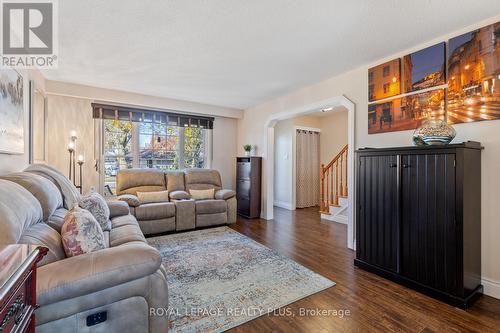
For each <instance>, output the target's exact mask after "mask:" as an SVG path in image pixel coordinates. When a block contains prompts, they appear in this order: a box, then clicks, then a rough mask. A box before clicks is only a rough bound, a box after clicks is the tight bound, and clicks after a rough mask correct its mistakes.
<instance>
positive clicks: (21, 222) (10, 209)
mask: <svg viewBox="0 0 500 333" xmlns="http://www.w3.org/2000/svg"><path fill="white" fill-rule="evenodd" d="M42 218H43V212H42V206H41V205H40V203H39V202H38V200H37V199H36V198H35V197H34V196H33V195H32V194H31V193H30V192H29V191H28V190H26V189H25V188H24V187H22V186H21V185H19V184H16V183H13V182H11V181H8V180H5V179H0V244H15V243H17V242H18V241H19V239H20V238H21V236H22V235H23V233H24V232H25V230H27V229H28V228H29V227H30V226H32V225H34V224H36V223H39V222H42Z"/></svg>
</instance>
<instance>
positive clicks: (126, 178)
mask: <svg viewBox="0 0 500 333" xmlns="http://www.w3.org/2000/svg"><path fill="white" fill-rule="evenodd" d="M166 189H167V187H166V183H165V174H164V173H163V171H161V170H157V169H126V170H120V171H119V172H118V174H117V175H116V194H118V195H122V194H133V195H137V192H138V191H139V192H151V191H164V190H166Z"/></svg>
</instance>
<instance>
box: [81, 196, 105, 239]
mask: <svg viewBox="0 0 500 333" xmlns="http://www.w3.org/2000/svg"><path fill="white" fill-rule="evenodd" d="M78 205H79V206H80V207H81V208H83V209H85V210H88V211H89V212H90V214H92V216H94V218H95V219H96V221H97V223H99V225H100V226H101V229H102V230H109V229H111V221H109V214H110V212H109V207H108V204H107V203H106V200H104V198H103V197H102V195H100V194H99V193H97V192H90V193H88V194H86V195H84V196H82V197H81V198H80V200H79V201H78Z"/></svg>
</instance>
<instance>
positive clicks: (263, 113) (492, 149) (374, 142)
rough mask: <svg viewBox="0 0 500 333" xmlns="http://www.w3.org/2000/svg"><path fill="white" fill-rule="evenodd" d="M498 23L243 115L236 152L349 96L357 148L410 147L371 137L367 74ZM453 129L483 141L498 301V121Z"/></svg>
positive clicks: (488, 283) (485, 226)
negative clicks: (305, 112)
mask: <svg viewBox="0 0 500 333" xmlns="http://www.w3.org/2000/svg"><path fill="white" fill-rule="evenodd" d="M498 20H500V15H499V16H496V17H493V18H491V19H489V20H485V21H483V22H478V23H477V24H475V25H473V26H468V27H464V28H463V29H461V30H458V31H455V32H453V33H450V34H448V35H445V36H436V38H435V39H434V40H431V41H429V42H427V43H425V44H421V45H415V47H413V48H411V49H407V50H401V52H399V53H397V54H393V55H391V56H389V57H386V58H384V59H380V60H378V61H376V62H374V63H371V64H366V65H365V66H362V67H360V68H357V69H353V70H350V71H348V72H346V73H344V74H341V75H338V76H335V77H332V78H330V79H328V80H325V81H323V82H320V83H317V84H315V85H312V86H308V87H305V88H302V89H299V90H297V91H294V92H292V93H290V94H288V95H285V96H282V97H279V98H277V99H274V100H271V101H268V102H266V103H264V104H261V105H258V106H256V107H253V108H250V109H248V110H245V115H244V117H243V119H241V120H240V121H239V122H238V146H241V144H242V143H243V142H245V143H247V142H248V143H250V144H256V145H259V146H261V147H263V146H264V142H265V141H264V140H265V137H266V134H267V133H266V129H265V127H266V124H267V121H268V120H269V119H270V115H272V114H276V113H284V112H285V113H286V112H289V111H291V110H294V109H297V108H299V107H301V106H303V105H309V104H310V103H314V102H318V101H321V100H326V99H328V98H331V97H334V96H341V95H345V96H346V97H347V98H349V99H350V100H351V101H353V102H354V103H355V105H356V113H355V140H356V147H358V148H359V147H366V146H369V147H390V146H406V145H411V135H412V132H411V131H402V132H392V133H385V134H376V135H368V119H367V118H368V117H367V110H368V68H369V67H372V66H373V65H377V64H380V63H383V62H385V61H388V60H391V59H393V58H394V57H399V56H403V55H405V54H408V53H410V52H414V51H417V50H419V49H422V48H424V47H427V46H431V45H434V44H435V43H437V42H441V41H445V40H447V39H448V38H450V37H454V36H458V35H460V34H463V33H466V32H468V31H471V30H473V29H477V28H479V27H482V26H485V25H488V24H491V23H494V22H496V21H498ZM455 128H456V130H457V133H458V134H457V138H456V139H455V142H461V141H466V140H477V141H481V142H482V144H483V145H484V147H485V150H484V152H483V157H482V184H481V185H482V207H481V210H482V270H483V284H484V286H485V291H486V293H487V294H489V295H494V296H495V297H497V298H500V265H499V264H498V257H499V256H500V242H498V235H500V219H499V218H498V217H499V216H500V205H498V198H499V197H500V177H499V176H498V168H499V166H500V135H499V134H498V133H500V120H497V121H485V122H477V123H471V124H459V125H456V126H455ZM263 163H264V170H266V169H265V163H266V157H265V152H264V160H263Z"/></svg>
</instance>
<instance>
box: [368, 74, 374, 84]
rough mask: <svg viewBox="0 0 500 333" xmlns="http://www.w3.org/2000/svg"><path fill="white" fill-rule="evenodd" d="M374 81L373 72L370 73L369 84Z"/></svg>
mask: <svg viewBox="0 0 500 333" xmlns="http://www.w3.org/2000/svg"><path fill="white" fill-rule="evenodd" d="M372 81H373V72H368V82H372Z"/></svg>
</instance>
